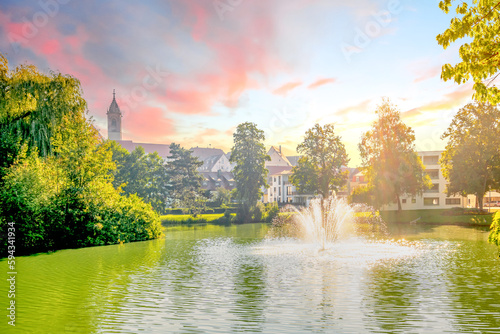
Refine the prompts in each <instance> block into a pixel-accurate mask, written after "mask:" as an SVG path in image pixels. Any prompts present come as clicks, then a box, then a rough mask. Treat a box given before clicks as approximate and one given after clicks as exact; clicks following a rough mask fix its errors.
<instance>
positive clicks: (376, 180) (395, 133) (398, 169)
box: [358, 100, 431, 210]
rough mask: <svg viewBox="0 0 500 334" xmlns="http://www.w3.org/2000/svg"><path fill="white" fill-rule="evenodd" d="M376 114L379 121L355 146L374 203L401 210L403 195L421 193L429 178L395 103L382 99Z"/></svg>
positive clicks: (427, 184)
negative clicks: (372, 194) (356, 146)
mask: <svg viewBox="0 0 500 334" xmlns="http://www.w3.org/2000/svg"><path fill="white" fill-rule="evenodd" d="M376 113H377V114H378V120H377V121H375V122H374V123H373V125H372V129H371V130H370V131H368V132H366V133H364V134H363V136H362V137H361V143H360V144H359V146H358V147H359V150H360V153H361V159H362V164H363V171H364V173H365V175H366V176H367V178H368V185H369V186H370V187H373V189H374V191H375V193H376V194H377V195H376V198H375V201H376V203H377V205H379V206H382V205H384V204H389V203H397V204H398V210H401V200H400V197H401V196H402V195H405V194H406V195H416V194H420V193H422V191H423V190H424V188H425V187H430V185H431V181H430V178H429V176H428V175H427V174H426V173H425V171H424V166H423V164H422V161H421V160H420V158H419V157H418V155H417V153H416V152H415V145H414V142H415V134H414V132H413V130H412V129H411V128H410V127H409V126H407V125H406V124H404V123H403V121H402V120H401V117H400V114H399V110H398V109H397V108H396V106H394V105H393V104H392V103H390V101H389V100H383V102H382V104H381V105H379V106H378V108H377V110H376Z"/></svg>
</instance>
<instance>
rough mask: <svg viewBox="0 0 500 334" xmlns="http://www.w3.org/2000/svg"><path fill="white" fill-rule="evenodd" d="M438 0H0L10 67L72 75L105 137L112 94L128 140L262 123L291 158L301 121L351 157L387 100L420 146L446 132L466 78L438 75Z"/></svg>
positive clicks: (1, 45)
mask: <svg viewBox="0 0 500 334" xmlns="http://www.w3.org/2000/svg"><path fill="white" fill-rule="evenodd" d="M438 4H439V1H437V0H429V1H419V0H380V1H379V0H352V1H344V0H272V1H262V0H189V1H188V0H162V1H160V0H157V1H125V0H111V1H98V0H88V1H76V0H39V1H27V0H2V1H1V2H0V52H2V53H3V54H4V55H5V56H6V57H7V59H8V61H9V66H10V67H11V68H14V67H15V66H18V65H20V64H25V63H28V64H34V65H35V66H37V67H38V68H39V69H40V70H41V71H43V72H46V73H49V72H50V71H56V72H60V73H63V74H70V75H72V76H74V77H76V78H77V79H79V80H80V82H81V87H82V90H83V96H84V98H85V99H86V101H87V104H88V110H89V116H91V117H92V118H93V120H94V122H95V125H96V127H97V128H98V129H99V131H100V132H101V134H102V135H103V136H104V137H107V121H106V111H107V108H108V107H109V105H110V103H111V101H112V98H113V89H114V90H115V91H116V100H117V102H118V105H119V106H120V109H121V111H122V113H123V118H122V131H123V139H125V140H133V141H135V142H145V143H163V144H170V143H171V142H176V143H180V144H181V145H182V146H184V147H186V148H190V147H195V146H199V147H216V148H221V149H223V150H224V151H225V152H227V151H229V150H230V149H231V147H232V145H233V138H232V134H233V132H234V131H235V129H236V127H237V125H238V124H240V123H243V122H253V123H256V124H257V126H258V128H260V129H262V130H263V131H264V133H265V136H266V141H265V144H266V146H268V147H269V146H271V145H275V146H281V147H282V150H283V152H284V153H285V154H287V155H297V152H296V147H297V145H298V144H299V143H300V142H301V141H302V139H303V136H304V134H305V132H306V131H307V129H309V128H311V127H313V126H314V124H316V123H319V124H321V125H323V124H327V123H333V124H334V125H335V130H336V132H337V134H338V135H340V136H341V138H342V141H343V143H344V144H345V146H346V149H347V152H348V154H349V156H350V158H351V160H350V162H349V166H351V167H355V166H359V165H360V157H359V151H358V143H359V142H360V138H361V136H362V134H363V133H364V132H366V131H368V130H369V129H370V126H371V124H372V123H373V122H374V121H375V120H376V113H375V110H376V108H377V106H378V105H379V104H380V103H381V101H382V99H383V98H388V99H389V100H390V101H391V102H392V103H394V104H395V105H396V106H397V107H398V109H399V110H400V112H401V116H402V119H403V121H404V122H405V123H406V124H407V125H408V126H410V127H411V128H412V129H413V130H414V131H415V136H416V142H415V145H416V149H417V150H441V149H444V147H445V145H446V143H445V142H443V141H442V140H441V135H442V134H443V132H444V131H445V130H446V128H447V127H448V126H449V124H450V122H451V120H452V118H453V116H454V114H455V113H456V112H457V111H458V110H459V109H460V108H461V107H463V106H464V105H465V104H467V103H468V102H469V101H470V100H471V97H472V89H471V87H472V85H471V84H465V85H461V86H460V85H457V84H455V83H453V82H451V81H448V82H444V81H442V80H441V79H440V73H441V67H442V66H443V65H444V64H446V63H451V64H455V63H457V62H459V56H458V49H459V47H460V45H461V43H462V42H459V43H456V44H452V45H451V46H450V47H448V48H447V49H446V50H444V49H443V48H442V47H441V46H439V45H438V44H437V42H436V36H437V35H438V34H439V33H442V32H443V31H444V30H445V29H446V28H447V27H448V26H449V24H450V20H451V19H452V18H453V12H451V13H450V14H445V13H444V12H442V11H441V10H440V9H439V7H438Z"/></svg>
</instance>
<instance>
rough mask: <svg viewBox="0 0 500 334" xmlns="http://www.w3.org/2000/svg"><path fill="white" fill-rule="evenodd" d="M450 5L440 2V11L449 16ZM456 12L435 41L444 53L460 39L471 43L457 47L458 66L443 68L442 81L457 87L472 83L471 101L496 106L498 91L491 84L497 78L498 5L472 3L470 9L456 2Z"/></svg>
mask: <svg viewBox="0 0 500 334" xmlns="http://www.w3.org/2000/svg"><path fill="white" fill-rule="evenodd" d="M452 2H453V1H452V0H442V1H441V2H440V3H439V8H441V9H442V10H443V11H444V12H445V13H449V11H450V8H451V7H452ZM455 11H456V13H457V14H458V15H459V17H455V18H453V19H452V20H451V22H450V27H449V28H448V29H446V30H445V31H444V32H443V33H442V34H439V35H438V36H437V37H436V38H437V41H438V43H439V45H441V46H443V48H445V49H446V48H447V47H448V46H450V44H451V43H453V42H455V41H457V40H458V39H461V38H467V39H470V42H469V43H464V44H463V45H462V46H461V47H460V51H459V53H460V57H461V58H462V61H461V62H459V63H458V64H456V65H454V66H452V65H451V64H446V65H444V66H443V68H442V72H441V78H442V79H443V80H445V81H447V80H451V79H453V80H454V81H455V82H456V83H458V84H463V83H465V82H467V81H469V80H470V79H472V80H473V81H474V90H475V94H474V98H475V99H477V100H480V101H483V102H485V101H489V102H491V103H492V104H497V103H499V102H500V90H499V89H498V88H497V87H496V85H495V84H494V80H495V79H496V78H497V77H498V75H499V74H500V72H499V70H500V44H499V43H498V41H499V39H500V1H499V0H472V3H471V4H470V5H469V4H468V3H467V2H463V1H459V2H458V4H457V6H456V7H455Z"/></svg>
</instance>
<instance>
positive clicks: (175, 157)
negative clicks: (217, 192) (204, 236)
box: [166, 143, 205, 215]
mask: <svg viewBox="0 0 500 334" xmlns="http://www.w3.org/2000/svg"><path fill="white" fill-rule="evenodd" d="M201 165H203V162H202V161H199V160H198V158H197V157H195V156H193V155H192V152H191V151H190V150H186V149H185V148H182V147H181V146H180V145H179V144H176V143H172V144H170V156H169V157H168V159H167V164H166V168H167V172H168V175H169V185H168V187H169V198H170V200H171V201H172V204H173V205H174V206H182V207H185V208H189V209H190V210H191V211H192V212H193V214H194V215H196V214H197V213H199V212H201V211H202V210H203V208H204V206H205V197H204V196H203V195H202V193H201V182H202V181H203V176H201V175H200V173H199V172H198V168H199V167H200V166H201Z"/></svg>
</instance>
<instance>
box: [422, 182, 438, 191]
mask: <svg viewBox="0 0 500 334" xmlns="http://www.w3.org/2000/svg"><path fill="white" fill-rule="evenodd" d="M438 192H439V183H433V184H432V187H431V188H430V189H425V190H424V193H438Z"/></svg>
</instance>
